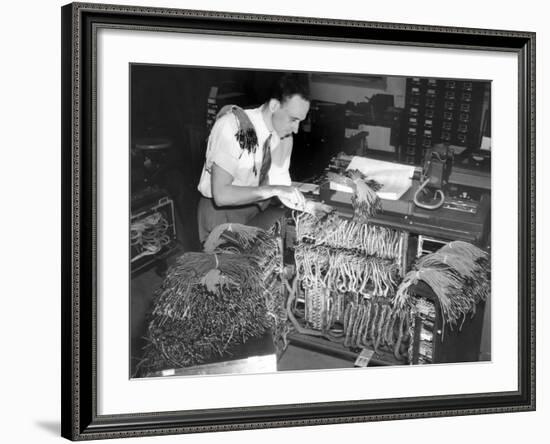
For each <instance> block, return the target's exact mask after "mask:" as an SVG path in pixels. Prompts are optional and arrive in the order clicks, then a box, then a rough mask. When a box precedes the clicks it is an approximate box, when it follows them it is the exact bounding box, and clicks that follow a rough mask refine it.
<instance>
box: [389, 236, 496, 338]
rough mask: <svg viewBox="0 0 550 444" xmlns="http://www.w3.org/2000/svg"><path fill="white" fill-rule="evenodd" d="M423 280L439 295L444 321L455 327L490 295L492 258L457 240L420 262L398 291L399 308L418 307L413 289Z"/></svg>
mask: <svg viewBox="0 0 550 444" xmlns="http://www.w3.org/2000/svg"><path fill="white" fill-rule="evenodd" d="M418 281H423V282H425V283H426V284H427V285H429V286H430V288H431V289H432V290H433V292H434V294H435V295H436V297H437V299H438V302H439V306H440V307H441V312H442V316H443V321H444V322H445V323H449V325H450V327H451V328H453V327H454V326H455V325H457V324H458V322H459V320H460V318H461V317H462V322H464V320H465V319H466V315H467V314H468V313H472V315H474V314H475V311H476V306H477V304H478V303H479V302H481V301H484V300H486V299H487V297H488V296H489V294H490V288H491V272H490V258H489V255H488V254H487V253H486V252H484V251H483V250H481V249H479V248H477V247H476V246H474V245H472V244H469V243H467V242H461V241H454V242H451V243H449V244H447V245H446V246H444V247H442V248H440V249H439V250H438V251H437V252H435V253H431V254H427V255H426V256H423V257H422V258H420V259H419V260H418V262H417V263H416V264H415V267H414V269H413V270H412V271H410V272H409V273H408V274H407V275H406V276H405V278H404V279H403V282H402V283H401V285H400V286H399V288H398V289H397V292H396V294H395V299H394V304H395V306H396V307H397V308H399V309H407V308H410V307H411V306H412V305H414V300H413V298H412V293H411V291H410V287H411V286H412V285H415V284H416V283H418Z"/></svg>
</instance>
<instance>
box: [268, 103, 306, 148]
mask: <svg viewBox="0 0 550 444" xmlns="http://www.w3.org/2000/svg"><path fill="white" fill-rule="evenodd" d="M277 103H279V102H277ZM308 111H309V101H307V100H305V99H303V98H302V97H301V96H299V95H294V96H292V97H289V98H287V99H286V100H284V101H283V102H281V103H280V104H279V106H278V107H277V109H276V110H275V111H274V112H273V115H272V117H271V122H272V124H273V129H274V130H275V132H276V133H277V135H278V136H279V137H280V138H281V139H283V138H285V137H287V136H290V135H291V134H292V133H294V134H296V133H297V132H298V128H299V126H300V122H301V121H302V120H304V119H305V118H306V116H307V113H308Z"/></svg>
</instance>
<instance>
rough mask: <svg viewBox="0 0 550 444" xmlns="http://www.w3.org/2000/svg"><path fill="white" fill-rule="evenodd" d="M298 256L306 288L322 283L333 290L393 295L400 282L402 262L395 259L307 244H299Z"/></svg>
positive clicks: (297, 262) (296, 250)
mask: <svg viewBox="0 0 550 444" xmlns="http://www.w3.org/2000/svg"><path fill="white" fill-rule="evenodd" d="M294 257H295V259H296V271H297V275H298V278H299V279H300V280H301V281H302V283H303V284H304V286H306V287H312V286H315V285H317V284H321V285H322V286H323V287H325V288H328V289H329V290H331V291H340V292H356V293H359V294H361V295H363V296H367V297H370V296H372V295H376V296H383V297H389V296H392V295H393V293H394V291H395V288H396V287H397V284H398V275H399V265H398V264H397V263H396V262H394V261H392V260H388V259H383V258H380V257H376V256H365V255H362V254H356V253H354V252H353V251H349V250H344V249H336V248H331V247H325V246H319V247H317V246H314V245H307V244H301V245H298V246H296V248H295V252H294Z"/></svg>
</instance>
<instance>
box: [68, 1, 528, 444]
mask: <svg viewBox="0 0 550 444" xmlns="http://www.w3.org/2000/svg"><path fill="white" fill-rule="evenodd" d="M285 8H286V7H285ZM285 8H283V9H281V10H280V11H279V12H280V13H282V15H269V14H266V15H261V14H254V13H252V14H248V13H247V12H246V10H243V11H242V12H239V11H234V12H224V11H221V12H216V11H201V10H192V9H170V8H164V7H162V6H159V7H151V6H150V5H143V6H133V5H102V4H97V5H94V4H87V3H86V4H83V3H73V4H69V5H65V6H64V7H63V8H61V24H62V26H61V56H62V57H61V60H62V64H61V83H62V90H61V91H62V95H61V105H62V106H61V110H62V114H61V123H62V124H61V146H62V156H61V172H62V174H61V179H62V187H61V190H62V194H61V207H62V211H61V215H62V232H61V234H62V242H61V247H62V264H61V265H62V267H61V269H62V275H61V278H62V280H61V284H62V292H61V293H62V307H61V308H62V311H61V338H62V343H61V350H62V354H61V371H62V378H61V388H62V389H61V398H62V402H61V404H62V415H61V416H62V421H61V435H62V436H63V437H65V438H68V439H71V440H80V439H107V438H126V437H131V438H135V437H151V436H156V435H173V434H176V435H177V434H200V432H213V433H217V432H227V431H231V432H239V431H243V430H245V429H267V428H278V429H280V428H290V429H291V430H290V431H289V433H290V434H291V435H286V436H294V435H293V433H294V430H295V429H297V428H300V427H302V426H327V425H333V426H335V427H337V428H338V427H339V426H348V425H350V424H347V423H357V422H365V423H371V424H369V425H370V426H373V427H375V428H376V427H377V425H374V424H372V423H373V422H380V423H382V422H385V421H391V422H405V421H395V420H398V419H399V420H412V419H414V420H415V421H413V422H415V423H417V422H418V423H420V424H419V425H418V426H416V425H414V424H413V429H415V427H416V429H415V430H416V432H414V433H412V434H414V435H415V436H419V437H420V436H422V437H423V436H425V435H424V431H425V424H422V423H421V421H416V420H423V419H427V418H433V419H438V418H441V417H449V418H451V417H457V416H480V415H483V414H492V413H508V412H528V411H533V410H535V365H536V363H535V340H534V339H535V336H534V334H535V274H534V271H535V262H534V260H535V225H534V222H535V209H534V204H535V200H534V199H535V176H534V173H535V158H534V156H535V121H534V116H535V72H536V70H535V57H534V45H535V34H534V33H533V32H529V31H516V30H513V29H512V30H510V29H509V28H508V27H504V28H503V29H500V30H499V29H496V28H494V27H492V28H490V29H485V28H484V27H483V26H482V24H480V23H477V24H476V26H475V27H472V28H468V27H462V26H460V21H457V22H456V23H455V24H454V26H450V25H449V26H438V25H433V24H431V23H430V21H429V20H428V19H426V20H420V21H419V23H421V22H425V24H403V23H400V22H399V21H396V22H390V21H387V20H381V21H379V22H376V21H372V19H374V17H366V16H365V15H362V16H361V18H358V19H357V20H354V19H349V20H339V19H334V18H323V17H321V16H320V17H317V18H315V17H306V16H300V15H299V16H296V17H290V16H285V15H284V13H285ZM237 9H238V7H237ZM418 18H419V19H420V18H422V17H420V16H418ZM507 28H508V29H507ZM512 28H514V27H512ZM527 29H529V27H527ZM485 416H491V415H485ZM479 421H482V422H484V420H483V419H479ZM408 422H409V421H407V423H408ZM457 425H458V422H457ZM304 428H306V429H309V427H304ZM413 429H411V430H413ZM372 430H374V428H373V429H372ZM380 430H381V433H374V434H372V435H371V432H368V433H367V435H368V437H369V439H371V438H372V439H375V440H379V439H380V437H381V436H382V435H383V436H386V433H385V432H384V431H383V429H382V428H381V429H380ZM386 430H388V429H386ZM440 430H441V429H440ZM258 432H260V431H259V430H258ZM282 433H283V435H279V434H278V432H275V431H274V435H272V436H276V435H277V436H280V437H281V440H289V441H292V442H293V441H295V440H296V439H294V437H292V438H284V434H286V432H282ZM206 434H207V435H208V434H209V433H206ZM407 435H408V433H407ZM438 435H439V433H438ZM302 436H303V435H302ZM333 436H335V435H333ZM388 436H389V435H388ZM207 439H208V438H207ZM260 439H261V438H260ZM306 439H307V438H306ZM338 439H340V438H337V439H336V440H338ZM298 440H299V439H298ZM334 440H335V439H330V441H334ZM279 441H280V440H279Z"/></svg>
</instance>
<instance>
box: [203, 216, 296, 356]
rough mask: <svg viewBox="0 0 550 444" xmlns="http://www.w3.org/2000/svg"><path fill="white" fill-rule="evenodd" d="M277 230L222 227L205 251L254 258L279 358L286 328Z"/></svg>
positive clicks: (211, 234) (209, 240)
mask: <svg viewBox="0 0 550 444" xmlns="http://www.w3.org/2000/svg"><path fill="white" fill-rule="evenodd" d="M279 229H280V227H279V226H278V225H277V224H275V225H274V226H273V227H272V228H271V230H269V231H266V230H262V229H260V228H257V227H251V226H248V225H242V224H234V223H233V224H221V225H219V226H217V227H216V228H214V230H213V231H212V232H211V233H210V235H209V236H208V239H207V240H206V242H205V244H204V251H205V252H226V253H230V252H233V253H239V254H244V253H246V254H248V255H251V256H253V257H254V258H255V262H256V263H257V264H258V267H259V269H260V270H261V272H262V282H263V284H264V293H263V296H264V300H265V304H266V308H267V315H268V321H269V325H270V327H271V331H272V335H273V341H274V345H275V349H276V351H277V353H278V354H281V353H282V351H283V350H285V349H286V346H287V339H286V337H287V334H288V332H289V324H288V322H287V319H288V318H287V311H286V306H285V304H286V301H285V293H284V287H283V285H284V284H283V281H282V272H283V261H282V251H281V246H280V244H279V242H278V241H277V239H276V237H277V233H276V231H277V230H279Z"/></svg>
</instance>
